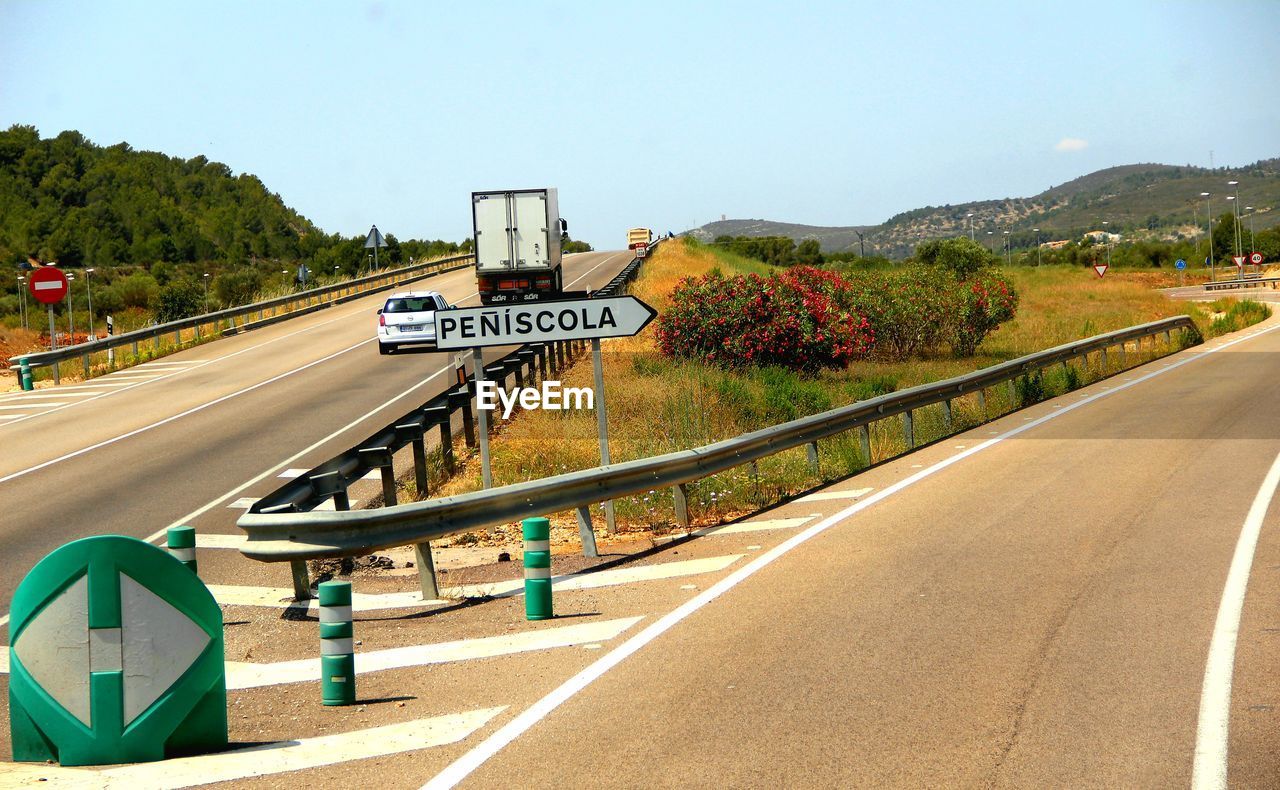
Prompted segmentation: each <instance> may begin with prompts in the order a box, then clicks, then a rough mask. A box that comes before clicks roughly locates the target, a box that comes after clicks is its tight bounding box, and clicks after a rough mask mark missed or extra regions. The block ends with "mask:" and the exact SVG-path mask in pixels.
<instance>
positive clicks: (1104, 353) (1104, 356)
mask: <svg viewBox="0 0 1280 790" xmlns="http://www.w3.org/2000/svg"><path fill="white" fill-rule="evenodd" d="M1098 361H1099V362H1100V363H1102V375H1104V376H1105V375H1107V370H1109V366H1108V365H1107V347H1106V346H1103V347H1102V350H1101V351H1099V352H1098Z"/></svg>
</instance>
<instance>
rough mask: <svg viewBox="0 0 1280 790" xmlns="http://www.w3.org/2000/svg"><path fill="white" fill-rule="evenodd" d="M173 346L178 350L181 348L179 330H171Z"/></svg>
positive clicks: (180, 333)
mask: <svg viewBox="0 0 1280 790" xmlns="http://www.w3.org/2000/svg"><path fill="white" fill-rule="evenodd" d="M173 344H174V345H175V346H177V347H178V348H182V330H181V329H175V330H173Z"/></svg>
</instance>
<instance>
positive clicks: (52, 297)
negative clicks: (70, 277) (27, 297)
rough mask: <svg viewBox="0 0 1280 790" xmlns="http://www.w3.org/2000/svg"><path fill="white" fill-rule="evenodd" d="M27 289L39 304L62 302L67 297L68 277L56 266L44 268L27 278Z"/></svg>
mask: <svg viewBox="0 0 1280 790" xmlns="http://www.w3.org/2000/svg"><path fill="white" fill-rule="evenodd" d="M27 288H28V289H29V290H30V291H31V295H32V296H34V297H35V298H36V301H37V302H44V303H45V304H53V303H54V302H61V301H62V300H63V299H65V298H66V296H67V275H65V274H63V273H62V271H61V270H60V269H58V268H56V267H54V266H42V267H40V268H39V269H36V270H35V271H33V272H32V273H31V276H30V277H28V278H27Z"/></svg>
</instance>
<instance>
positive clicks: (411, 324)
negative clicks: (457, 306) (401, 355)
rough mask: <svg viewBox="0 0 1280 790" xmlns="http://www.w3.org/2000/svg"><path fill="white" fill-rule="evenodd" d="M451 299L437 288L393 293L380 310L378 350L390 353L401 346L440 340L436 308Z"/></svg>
mask: <svg viewBox="0 0 1280 790" xmlns="http://www.w3.org/2000/svg"><path fill="white" fill-rule="evenodd" d="M448 309H449V303H448V302H447V301H445V298H444V296H442V295H441V294H439V293H437V292H436V291H405V292H403V293H397V294H392V295H391V296H390V297H388V298H387V301H386V304H384V305H383V306H382V308H381V309H380V310H378V353H379V354H390V353H391V352H392V351H395V350H396V349H397V348H399V347H400V346H428V347H432V346H435V344H436V311H437V310H448Z"/></svg>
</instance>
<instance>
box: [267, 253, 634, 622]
mask: <svg viewBox="0 0 1280 790" xmlns="http://www.w3.org/2000/svg"><path fill="white" fill-rule="evenodd" d="M640 265H641V259H640V258H633V259H632V260H631V261H630V263H628V264H627V265H626V266H625V267H623V268H622V270H621V271H619V272H618V273H617V274H616V275H614V277H613V278H612V279H611V280H609V282H608V283H607V284H605V285H604V286H603V287H601V288H599V289H597V290H595V291H594V292H592V297H596V296H614V295H617V294H618V292H620V291H621V290H622V288H623V286H624V285H625V284H626V283H628V282H629V281H630V280H631V279H632V278H634V277H635V276H636V273H637V272H638V271H639V267H640ZM587 347H588V344H587V341H559V342H553V343H534V344H526V345H523V346H520V347H519V348H517V349H516V350H515V351H512V352H510V353H508V354H506V355H505V356H503V357H502V358H500V359H498V360H497V361H495V362H491V363H489V364H486V365H485V378H486V379H488V380H490V381H495V382H497V383H498V385H499V386H503V387H505V385H506V381H507V379H508V378H510V377H512V376H514V378H515V386H516V387H517V388H520V387H523V386H524V384H525V381H526V380H527V381H530V382H532V381H533V380H534V378H535V376H538V375H541V377H542V378H543V379H544V380H545V378H546V376H547V374H548V373H549V372H556V371H559V370H561V369H563V368H564V366H565V365H567V364H569V363H570V362H571V361H572V358H573V357H574V356H575V355H576V354H577V353H579V352H581V351H583V350H585V349H586V348H587ZM456 370H457V378H458V382H457V386H455V387H453V388H451V389H449V390H448V391H446V392H442V393H440V394H438V395H436V396H434V397H432V398H431V399H429V400H427V401H426V402H425V403H423V404H422V405H421V406H418V407H417V408H415V409H413V410H411V411H409V412H408V413H406V414H405V415H404V416H402V417H400V418H399V419H397V420H393V421H392V422H391V423H389V424H387V425H386V426H384V427H383V428H381V429H380V430H378V431H377V432H376V433H374V434H373V435H372V436H370V437H369V438H367V439H365V440H364V441H362V442H360V443H359V444H357V445H356V446H355V447H352V448H351V449H349V450H346V451H345V452H342V453H339V454H338V455H336V456H334V457H333V458H330V459H329V460H327V461H325V462H324V463H322V464H320V465H319V466H317V467H315V468H314V469H312V470H310V471H309V472H307V473H305V474H303V475H300V476H298V477H296V478H294V479H293V480H290V481H289V482H287V483H285V484H284V485H282V486H280V487H279V488H277V489H276V490H275V491H273V492H271V493H270V494H267V495H266V496H265V497H262V498H261V499H259V500H258V501H257V502H255V503H254V504H253V505H252V506H251V507H250V508H249V511H248V512H249V513H252V514H255V515H263V516H271V515H281V514H290V513H295V514H296V513H304V512H308V511H311V510H313V509H314V508H316V507H319V506H320V505H322V504H324V503H325V502H327V501H329V500H330V499H332V500H333V502H334V508H335V511H339V512H340V511H348V510H349V509H350V507H351V503H350V498H349V497H348V495H347V489H348V488H349V487H350V486H351V485H352V484H353V483H355V482H356V481H357V480H360V479H362V478H363V477H364V476H365V475H367V474H369V473H370V472H374V471H377V472H379V474H380V477H381V481H382V496H383V503H384V506H394V505H395V504H396V474H395V467H394V459H395V454H396V453H397V452H399V451H400V450H403V449H404V448H406V447H411V448H412V451H413V467H414V480H415V483H416V486H417V490H418V492H419V493H420V495H422V494H425V493H426V492H427V484H428V469H427V452H426V437H427V436H428V435H430V434H431V432H432V431H436V430H438V431H439V436H440V451H441V460H442V462H443V464H444V466H445V468H446V470H450V471H451V470H452V469H453V465H454V458H453V436H454V434H453V423H454V415H455V414H457V413H458V412H461V415H462V419H461V423H462V434H463V437H464V440H465V441H466V446H467V447H475V446H476V429H475V420H474V415H473V413H472V410H471V400H472V398H473V397H474V395H475V381H474V377H473V376H471V375H470V374H467V373H465V372H464V370H463V369H462V368H456ZM416 542H418V541H415V543H416ZM429 557H430V554H429V553H427V554H426V555H425V557H423V558H420V560H419V568H420V569H424V570H425V569H426V568H427V567H429V566H428V565H427V559H428V558H429ZM293 575H294V591H295V593H296V594H297V595H298V596H299V597H305V596H306V591H307V589H308V588H309V583H308V580H307V570H306V566H305V564H303V563H299V562H295V564H294V567H293ZM423 584H424V594H425V593H426V592H427V590H428V589H433V587H434V573H433V572H432V573H431V576H430V578H427V577H426V576H424V577H423ZM430 594H431V595H432V596H433V597H434V592H431V593H430Z"/></svg>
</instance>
